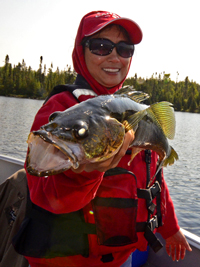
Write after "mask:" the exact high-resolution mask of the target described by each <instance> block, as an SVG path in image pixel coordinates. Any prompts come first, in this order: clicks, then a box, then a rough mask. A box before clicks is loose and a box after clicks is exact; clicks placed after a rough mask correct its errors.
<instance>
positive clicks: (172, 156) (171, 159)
mask: <svg viewBox="0 0 200 267" xmlns="http://www.w3.org/2000/svg"><path fill="white" fill-rule="evenodd" d="M176 160H178V154H177V153H176V151H175V150H174V149H173V147H171V153H170V155H169V157H167V158H166V159H165V160H164V162H163V164H162V166H163V167H166V166H168V165H169V166H170V165H173V164H174V162H175V161H176Z"/></svg>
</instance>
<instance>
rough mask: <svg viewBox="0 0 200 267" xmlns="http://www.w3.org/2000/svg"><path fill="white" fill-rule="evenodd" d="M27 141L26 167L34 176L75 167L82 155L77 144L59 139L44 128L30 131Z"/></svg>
mask: <svg viewBox="0 0 200 267" xmlns="http://www.w3.org/2000/svg"><path fill="white" fill-rule="evenodd" d="M27 143H28V147H29V152H28V155H27V161H26V168H27V171H28V173H30V174H31V175H34V176H39V177H41V176H49V175H55V174H58V173H61V172H63V171H66V170H68V169H70V168H71V167H73V168H74V169H77V168H78V167H79V162H80V161H81V159H82V158H83V157H84V152H83V149H82V148H81V146H80V145H79V144H77V143H72V142H69V141H68V142H67V141H64V140H62V139H59V137H57V136H55V135H52V134H51V133H50V132H46V131H44V130H39V131H34V132H31V133H30V134H29V137H28V140H27ZM77 155H78V156H77Z"/></svg>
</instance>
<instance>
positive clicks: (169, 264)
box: [0, 155, 200, 267]
mask: <svg viewBox="0 0 200 267" xmlns="http://www.w3.org/2000/svg"><path fill="white" fill-rule="evenodd" d="M23 166H24V161H23V160H20V159H16V158H12V157H9V156H4V155H0V170H1V171H0V184H1V183H3V182H4V181H5V180H6V179H7V178H8V177H10V176H11V175H12V174H13V173H15V172H16V171H18V170H20V169H22V168H23ZM181 230H182V232H183V233H184V235H185V237H186V239H187V241H188V242H189V244H190V246H191V247H192V252H188V251H186V256H185V259H184V260H180V261H178V262H177V261H172V259H171V257H169V256H168V255H167V252H166V250H165V248H162V249H161V250H159V251H158V252H157V253H154V252H153V250H152V249H151V248H148V251H147V252H140V251H136V252H134V253H133V255H132V257H133V265H132V266H133V267H139V266H141V267H174V266H176V267H177V266H181V267H198V266H199V267H200V237H199V236H197V235H195V234H193V233H191V232H189V231H186V230H185V229H183V228H181ZM156 235H157V236H158V238H159V239H160V241H161V242H162V243H163V245H164V246H165V241H164V239H163V238H162V237H161V235H159V234H156Z"/></svg>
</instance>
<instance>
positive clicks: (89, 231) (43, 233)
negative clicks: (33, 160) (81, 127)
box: [13, 84, 162, 262]
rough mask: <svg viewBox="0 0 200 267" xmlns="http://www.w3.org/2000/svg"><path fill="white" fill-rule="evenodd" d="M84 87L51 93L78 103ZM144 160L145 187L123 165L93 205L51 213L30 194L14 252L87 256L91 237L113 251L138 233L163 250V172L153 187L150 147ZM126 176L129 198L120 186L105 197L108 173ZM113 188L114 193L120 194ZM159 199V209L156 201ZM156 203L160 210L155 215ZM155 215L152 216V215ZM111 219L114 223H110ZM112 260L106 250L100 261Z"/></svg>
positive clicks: (60, 88)
mask: <svg viewBox="0 0 200 267" xmlns="http://www.w3.org/2000/svg"><path fill="white" fill-rule="evenodd" d="M80 90H86V94H88V93H91V92H90V90H89V89H84V87H82V88H81V87H80V85H77V84H75V85H70V86H69V85H61V86H56V87H54V89H53V92H52V93H51V94H50V96H52V95H54V94H56V93H60V92H62V91H69V92H71V93H72V95H73V96H74V97H75V98H76V99H77V101H78V102H80V101H79V99H78V97H77V95H79V93H80ZM88 90H89V91H88ZM74 92H76V93H74ZM50 96H49V97H50ZM49 97H48V98H47V100H46V101H48V99H49ZM129 153H130V151H127V154H129ZM145 162H146V173H147V177H146V188H141V189H140V188H139V189H138V188H137V177H136V176H135V174H134V173H132V172H131V171H129V170H127V169H125V168H121V167H117V168H114V169H110V170H108V171H107V172H105V174H104V178H105V190H104V184H103V183H102V187H101V186H100V188H99V190H98V191H97V194H96V197H95V198H94V199H93V200H92V201H91V203H89V205H87V207H85V208H83V209H81V210H78V211H75V212H71V213H68V214H59V215H58V214H53V213H51V212H49V211H47V210H44V209H42V208H41V207H39V206H37V205H35V204H33V203H32V202H31V200H30V198H29V197H28V198H27V199H28V200H27V212H26V216H25V219H24V221H23V223H22V226H21V229H20V231H19V232H18V233H17V235H16V236H15V237H14V239H13V245H14V247H15V249H16V251H17V252H18V253H19V254H22V255H24V256H30V257H36V258H54V257H62V256H63V257H64V256H73V255H82V256H83V257H88V256H89V241H88V235H97V239H98V243H99V245H101V246H102V247H104V246H105V247H110V248H111V250H110V251H112V248H113V247H115V249H117V248H118V247H119V249H121V247H122V246H126V245H131V244H134V243H136V242H137V241H138V238H137V233H138V232H141V233H143V234H144V237H145V238H146V240H147V241H148V244H149V245H150V246H151V247H152V249H153V250H154V251H155V252H157V251H158V250H159V249H160V248H162V244H161V243H160V241H159V240H158V239H157V237H156V236H155V234H154V230H155V228H157V227H159V226H161V225H162V215H161V208H160V192H161V171H160V172H159V173H158V174H157V176H156V179H155V182H154V184H153V185H151V186H150V187H149V186H148V185H149V181H150V164H151V151H150V150H146V151H145ZM125 176H127V179H129V180H131V181H132V182H131V183H132V185H131V186H132V189H133V190H132V196H131V197H130V198H128V197H120V192H119V190H118V189H117V190H114V189H111V190H112V195H113V197H110V196H109V195H108V196H107V195H106V192H108V191H109V190H108V188H109V183H110V184H111V183H113V181H111V182H110V180H109V177H110V178H111V179H113V178H114V179H115V181H114V182H116V183H117V179H126V178H125ZM128 176H129V177H128ZM130 176H131V179H130ZM103 180H104V179H103ZM114 191H116V195H115V192H114ZM122 195H123V194H122ZM138 198H139V199H144V200H145V201H146V208H147V214H148V216H147V217H148V218H147V220H145V221H143V222H136V216H137V207H138ZM155 198H156V204H157V207H156V206H155V204H154V202H153V200H154V199H155ZM155 207H156V210H157V214H155V213H154V210H155ZM86 209H88V213H89V212H91V217H92V218H93V219H92V221H88V220H86V216H85V214H86V211H85V210H86ZM152 214H154V215H153V216H152ZM117 217H118V218H123V223H120V224H118V220H117V219H118V218H117ZM111 218H112V220H111ZM113 218H114V220H113ZM111 221H112V223H110V222H111ZM112 260H113V256H112V253H106V254H102V262H109V261H112Z"/></svg>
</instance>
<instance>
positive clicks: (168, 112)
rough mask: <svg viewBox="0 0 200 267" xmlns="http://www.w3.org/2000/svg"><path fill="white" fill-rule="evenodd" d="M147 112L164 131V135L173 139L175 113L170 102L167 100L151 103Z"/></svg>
mask: <svg viewBox="0 0 200 267" xmlns="http://www.w3.org/2000/svg"><path fill="white" fill-rule="evenodd" d="M147 113H148V114H149V116H150V117H151V118H152V119H153V121H154V123H156V124H157V125H158V126H159V127H160V128H161V129H162V130H163V132H164V134H165V136H166V137H167V138H169V139H173V138H174V136H175V128H176V122H175V115H174V109H173V107H172V104H171V103H169V102H165V101H162V102H159V103H155V104H152V105H151V106H150V107H149V108H148V109H147Z"/></svg>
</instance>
